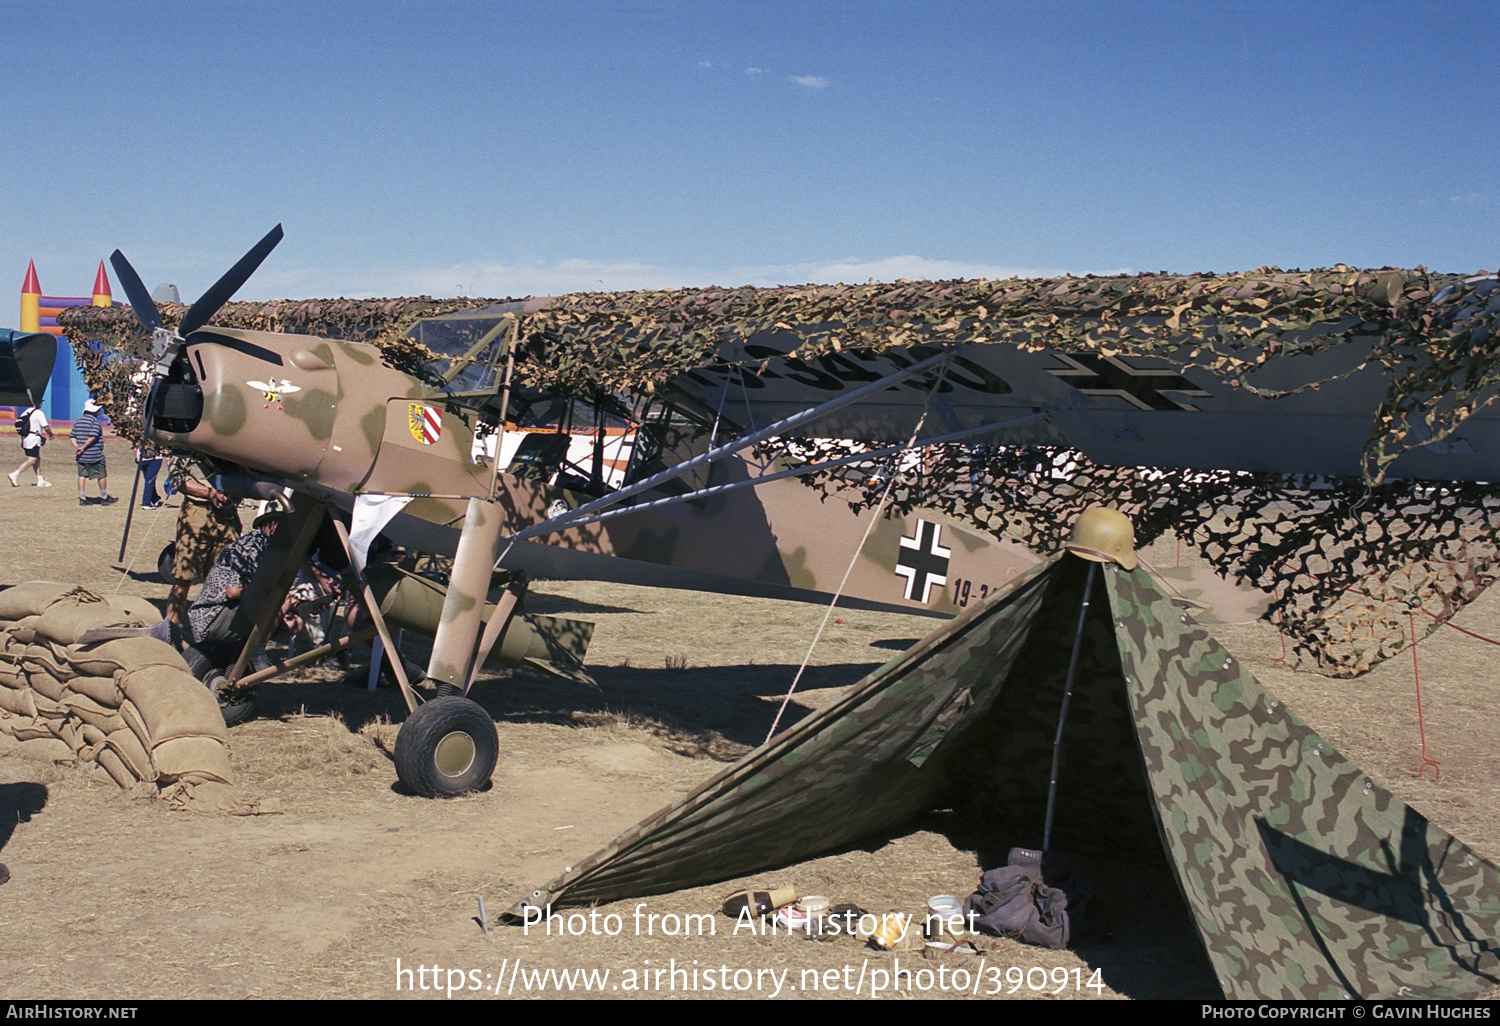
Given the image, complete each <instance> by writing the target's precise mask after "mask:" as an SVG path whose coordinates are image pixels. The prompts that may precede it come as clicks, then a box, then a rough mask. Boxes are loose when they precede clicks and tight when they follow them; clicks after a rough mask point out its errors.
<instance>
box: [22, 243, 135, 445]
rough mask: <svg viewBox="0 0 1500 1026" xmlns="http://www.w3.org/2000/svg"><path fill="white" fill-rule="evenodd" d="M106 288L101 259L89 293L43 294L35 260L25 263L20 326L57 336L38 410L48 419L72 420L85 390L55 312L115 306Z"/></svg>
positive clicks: (84, 395)
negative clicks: (55, 358) (47, 380)
mask: <svg viewBox="0 0 1500 1026" xmlns="http://www.w3.org/2000/svg"><path fill="white" fill-rule="evenodd" d="M115 305H118V304H116V303H115V302H114V300H113V298H112V297H111V294H110V289H109V275H108V274H106V273H105V270H104V261H103V260H101V261H99V273H98V274H97V275H95V276H94V294H93V295H92V296H44V295H42V287H41V285H40V284H39V283H38V281H37V276H36V264H35V262H28V263H27V265H26V281H25V283H24V284H22V286H21V325H20V327H21V330H22V331H23V332H44V333H46V334H48V335H55V336H56V337H57V362H56V363H55V364H54V365H53V368H52V380H51V381H50V382H49V383H48V385H47V394H46V396H45V398H43V399H42V400H41V406H42V412H43V413H45V414H46V415H47V419H48V420H49V421H54V422H57V421H63V422H67V421H72V420H76V419H77V418H78V417H79V415H80V414H82V413H83V404H84V403H85V402H86V401H87V400H88V397H89V391H88V388H87V386H85V385H84V383H83V375H82V374H81V373H80V372H79V370H78V361H77V360H76V359H74V357H73V347H72V345H70V344H69V342H68V338H67V335H65V334H64V329H63V328H61V327H59V326H58V324H57V315H58V314H59V313H61V312H62V311H63V310H66V309H68V308H69V307H73V306H115Z"/></svg>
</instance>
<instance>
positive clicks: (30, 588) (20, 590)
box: [0, 581, 73, 620]
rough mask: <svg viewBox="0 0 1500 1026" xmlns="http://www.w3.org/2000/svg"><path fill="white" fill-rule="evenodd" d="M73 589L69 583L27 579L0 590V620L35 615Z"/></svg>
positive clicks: (18, 618) (19, 618)
mask: <svg viewBox="0 0 1500 1026" xmlns="http://www.w3.org/2000/svg"><path fill="white" fill-rule="evenodd" d="M72 590H73V586H72V585H70V584H57V583H55V582H53V581H27V582H26V583H25V584H17V585H15V586H14V587H10V588H6V589H5V590H4V591H0V620H21V619H24V618H25V617H28V616H36V615H38V614H40V613H41V612H42V611H43V610H45V609H46V608H47V607H48V606H49V605H51V604H52V603H53V602H55V601H56V600H57V599H59V598H61V597H62V596H63V595H65V594H67V593H68V592H69V591H72Z"/></svg>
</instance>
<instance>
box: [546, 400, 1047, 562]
mask: <svg viewBox="0 0 1500 1026" xmlns="http://www.w3.org/2000/svg"><path fill="white" fill-rule="evenodd" d="M1054 412H1056V411H1055V410H1038V411H1037V412H1036V413H1028V414H1026V415H1025V416H1021V417H1014V418H1012V419H1010V420H1002V421H1000V422H999V423H996V424H981V425H979V427H972V428H965V429H964V430H962V431H954V432H952V433H950V434H946V435H938V436H937V437H935V438H924V439H922V441H921V443H920V444H922V445H942V444H944V443H946V442H957V441H959V440H960V439H963V438H972V437H974V436H975V435H982V434H986V433H988V432H990V431H999V430H1001V429H1002V428H1008V427H1012V426H1014V425H1016V424H1024V423H1026V422H1027V421H1029V420H1038V419H1040V418H1042V417H1049V416H1051V415H1052V414H1053V413H1054ZM909 448H911V446H908V445H904V444H903V445H888V446H886V447H885V448H884V449H874V450H872V451H870V452H859V453H855V454H854V455H853V456H841V457H840V458H838V459H836V460H824V461H823V462H822V463H810V464H808V465H807V466H805V467H793V468H792V469H791V470H780V471H777V472H776V473H774V474H763V475H761V476H760V477H752V478H750V479H749V480H747V481H731V482H730V483H729V484H721V485H712V486H710V487H708V488H699V489H698V490H697V491H692V492H684V493H682V494H681V495H669V496H667V497H666V498H664V499H652V500H651V501H650V502H642V503H638V504H636V505H634V506H627V507H625V508H624V509H612V510H607V511H606V512H603V513H595V514H594V515H592V516H587V517H583V518H582V519H579V520H571V521H569V522H568V523H566V524H559V525H558V526H556V527H546V525H545V524H538V525H537V527H536V528H529V529H528V530H527V531H526V532H524V533H526V534H527V535H528V536H529V537H534V536H535V535H533V534H532V533H531V532H532V531H535V532H536V533H537V534H542V533H548V534H550V533H552V532H555V531H561V530H564V529H566V528H569V527H585V526H587V525H588V524H598V523H602V522H603V521H606V520H614V519H615V518H616V517H624V516H629V515H630V514H632V513H640V512H642V511H643V510H648V509H660V508H661V507H663V506H673V505H676V504H677V503H679V502H687V501H689V500H691V499H705V498H707V497H708V496H710V495H720V494H722V493H724V492H731V491H734V490H735V489H736V488H754V487H755V486H756V485H763V484H766V483H767V482H770V481H780V480H781V479H782V478H784V477H800V476H802V475H803V474H811V473H814V472H816V471H819V470H832V469H833V468H834V467H842V466H845V465H846V464H849V463H861V462H864V461H865V460H878V459H881V458H883V457H886V456H894V455H895V454H896V453H899V452H904V451H905V450H907V449H909ZM580 508H582V507H580ZM558 519H561V518H558ZM537 528H545V530H544V531H543V530H537ZM517 538H518V539H519V538H520V535H517Z"/></svg>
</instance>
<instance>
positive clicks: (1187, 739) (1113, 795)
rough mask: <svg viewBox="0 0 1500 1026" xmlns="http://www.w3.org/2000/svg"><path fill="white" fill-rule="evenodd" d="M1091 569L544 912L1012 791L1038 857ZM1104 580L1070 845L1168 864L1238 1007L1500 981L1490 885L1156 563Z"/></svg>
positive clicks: (730, 868) (1003, 598)
mask: <svg viewBox="0 0 1500 1026" xmlns="http://www.w3.org/2000/svg"><path fill="white" fill-rule="evenodd" d="M1087 565H1088V564H1085V563H1084V562H1083V561H1081V560H1079V559H1076V558H1074V557H1071V556H1063V557H1061V558H1060V559H1059V560H1056V561H1054V562H1052V563H1049V564H1046V565H1045V566H1043V567H1041V568H1039V569H1038V570H1037V571H1036V572H1034V573H1032V574H1030V575H1028V576H1026V577H1025V578H1022V579H1021V580H1020V581H1018V582H1017V583H1015V584H1014V585H1012V586H1010V587H1008V588H1006V589H1003V590H1002V591H1001V592H1000V593H998V594H997V595H995V596H992V597H991V598H990V600H989V601H987V602H985V603H984V604H982V605H980V606H977V607H975V608H972V609H970V610H968V611H966V612H965V613H964V614H963V615H961V616H960V617H958V619H956V620H954V621H951V622H950V623H948V624H946V625H944V626H943V627H941V628H939V629H938V630H936V631H934V632H933V633H932V634H930V635H929V636H928V637H926V638H925V639H923V640H922V641H921V642H920V643H918V644H917V645H916V646H914V647H913V648H912V649H911V650H910V651H908V652H906V653H904V654H903V655H902V656H900V657H899V658H897V659H895V660H892V661H891V662H890V663H888V664H886V665H885V666H883V667H881V668H880V669H879V670H877V671H876V672H874V673H873V674H871V675H870V676H869V677H867V678H865V679H864V680H863V681H862V682H860V683H859V684H858V685H857V686H855V687H854V688H853V689H851V691H850V693H849V694H848V695H847V696H846V697H844V698H843V699H842V700H841V701H839V702H838V703H836V704H834V705H832V706H830V707H828V708H826V709H824V710H822V711H820V712H818V713H816V714H814V715H811V716H809V717H808V718H806V719H805V720H803V721H802V722H801V723H798V724H797V725H795V726H794V727H792V728H790V729H788V730H786V731H784V732H783V733H781V734H780V735H778V736H777V737H775V738H774V739H772V740H771V741H770V742H769V743H767V744H766V745H764V746H762V747H761V748H759V749H757V750H755V751H754V752H752V753H750V754H749V755H748V756H746V757H745V758H744V759H742V760H741V761H740V762H738V763H736V764H735V765H733V766H731V767H729V768H728V769H726V770H724V771H723V772H722V773H720V774H718V775H717V776H716V777H714V778H713V779H712V780H710V781H708V782H707V783H705V784H704V785H702V786H701V787H699V788H697V789H696V790H695V791H693V792H692V793H691V794H689V795H688V796H687V797H685V798H684V799H682V800H681V801H680V802H678V803H677V804H675V805H673V806H671V807H669V808H667V809H664V810H662V811H661V812H659V813H657V814H656V815H654V816H652V817H650V818H648V819H647V820H645V821H644V822H642V823H641V824H639V825H638V826H636V827H635V828H633V829H631V830H629V831H627V832H626V833H624V834H622V835H621V836H620V837H619V838H617V839H616V840H615V841H614V842H613V843H612V844H610V845H609V846H608V847H606V848H604V849H603V850H602V851H600V852H598V853H596V854H595V855H593V856H591V857H590V858H588V859H586V860H584V861H583V862H581V863H578V864H577V865H575V866H573V867H572V868H571V869H570V870H569V871H568V872H566V873H565V874H564V875H562V876H560V877H558V878H557V879H556V880H554V881H553V882H552V883H550V884H548V885H547V886H546V887H544V888H540V889H538V890H536V891H534V892H533V893H532V894H531V895H530V896H529V898H528V899H527V901H528V902H529V903H532V904H537V905H546V904H578V903H585V902H591V901H612V900H618V899H621V898H626V897H636V896H642V895H647V894H655V893H661V892H664V891H669V890H677V889H681V888H685V887H691V886H696V885H700V884H704V883H709V882H713V881H716V880H724V879H729V878H732V877H738V876H744V875H747V874H750V873H754V872H757V871H760V870H764V869H768V868H772V867H777V866H783V865H786V864H788V863H792V862H796V861H800V860H803V859H806V858H810V857H812V856H814V855H816V854H819V853H821V852H826V851H830V850H833V849H836V848H839V847H841V846H844V845H846V844H848V843H849V842H851V841H854V840H857V839H859V838H863V837H869V836H871V835H878V834H879V833H881V832H883V831H888V830H890V829H892V828H894V827H896V826H899V825H900V824H902V823H905V822H908V821H910V820H911V818H912V817H913V816H915V815H918V814H921V813H923V812H926V811H928V810H930V809H932V808H934V807H935V806H936V805H937V804H939V803H941V802H944V801H947V802H950V803H951V802H954V801H956V800H958V799H955V798H954V797H953V795H954V792H955V791H961V792H962V793H964V794H967V795H978V794H987V795H990V796H993V797H992V800H991V803H990V804H987V805H986V807H985V816H986V819H987V821H991V822H994V823H995V824H996V826H997V828H998V829H1000V830H1002V831H1003V830H1007V829H1009V830H1011V831H1013V833H1012V834H1011V836H1012V837H1013V843H1015V844H1022V845H1033V846H1034V845H1036V844H1037V843H1039V841H1040V832H1041V820H1042V810H1043V807H1044V803H1045V800H1046V788H1047V776H1048V773H1047V770H1048V766H1049V763H1050V750H1051V742H1052V735H1053V732H1054V731H1055V728H1056V723H1057V711H1058V705H1059V703H1060V701H1061V691H1062V678H1063V676H1064V674H1065V673H1066V669H1067V662H1068V656H1069V652H1070V649H1071V642H1072V636H1073V633H1074V630H1075V628H1076V623H1077V617H1078V609H1079V604H1080V600H1081V597H1082V591H1083V584H1084V573H1085V570H1086V567H1087ZM1101 572H1102V575H1103V581H1104V584H1105V589H1104V590H1105V591H1106V592H1107V595H1108V602H1101V601H1097V598H1096V601H1095V602H1094V603H1093V606H1092V609H1091V614H1090V617H1089V622H1088V624H1087V627H1086V631H1085V636H1084V654H1083V658H1082V660H1081V661H1080V667H1079V672H1078V678H1077V681H1076V684H1075V691H1074V695H1073V700H1072V706H1071V708H1070V711H1069V714H1068V727H1067V732H1066V734H1065V738H1064V744H1065V756H1066V762H1065V765H1064V772H1063V777H1062V780H1061V783H1060V793H1059V815H1058V826H1057V831H1056V834H1055V842H1054V847H1055V848H1057V849H1059V850H1065V851H1069V852H1070V853H1072V854H1075V855H1077V856H1080V857H1081V861H1082V860H1085V859H1087V857H1088V854H1089V851H1090V850H1091V849H1092V850H1093V851H1095V852H1099V851H1100V849H1099V845H1100V842H1101V839H1103V840H1104V841H1106V843H1107V844H1108V850H1107V852H1100V854H1101V855H1102V856H1107V857H1108V858H1109V859H1111V860H1113V861H1115V862H1119V861H1120V860H1121V859H1122V857H1123V856H1126V855H1129V854H1130V853H1132V852H1134V853H1136V856H1137V857H1138V858H1139V859H1140V860H1142V861H1149V860H1150V859H1153V858H1154V859H1157V860H1163V859H1164V861H1165V862H1166V864H1168V865H1170V867H1171V872H1172V875H1173V877H1174V878H1175V880H1176V883H1177V886H1178V888H1179V890H1180V892H1181V895H1182V897H1183V899H1184V900H1185V902H1186V906H1187V911H1188V913H1189V914H1190V915H1191V918H1192V920H1193V923H1194V925H1195V926H1196V929H1197V932H1198V936H1199V938H1200V939H1201V941H1202V943H1203V946H1204V949H1205V951H1206V953H1207V955H1208V958H1209V961H1210V962H1211V963H1212V966H1213V969H1214V972H1215V974H1216V976H1217V977H1218V980H1219V984H1220V986H1221V987H1222V988H1223V990H1224V993H1225V994H1226V995H1227V996H1229V997H1233V998H1257V997H1258V998H1339V997H1343V996H1345V995H1356V996H1359V997H1365V998H1374V997H1386V998H1394V997H1398V996H1417V995H1422V996H1428V997H1443V996H1447V997H1459V996H1469V995H1474V994H1477V993H1480V992H1483V991H1485V990H1487V989H1489V988H1490V987H1492V986H1493V985H1494V984H1495V983H1496V982H1497V981H1500V958H1497V949H1500V946H1497V943H1496V941H1495V938H1496V935H1497V927H1500V888H1497V886H1496V885H1497V883H1500V874H1497V871H1496V867H1495V866H1494V865H1493V864H1491V863H1490V862H1489V861H1487V860H1485V859H1483V858H1481V857H1480V856H1479V855H1477V854H1475V853H1474V852H1473V851H1471V850H1470V849H1469V848H1468V847H1466V846H1465V845H1463V844H1462V843H1460V842H1459V841H1457V840H1455V839H1454V838H1453V837H1451V836H1450V835H1449V834H1448V833H1446V832H1445V831H1443V830H1442V829H1441V828H1439V827H1437V826H1436V825H1434V824H1432V823H1430V822H1428V820H1427V819H1426V818H1425V817H1423V816H1421V815H1420V814H1419V813H1417V812H1415V811H1414V810H1412V809H1411V808H1410V807H1409V806H1407V805H1405V804H1404V803H1402V802H1401V801H1399V800H1397V799H1396V798H1395V797H1394V796H1392V795H1391V794H1390V793H1389V792H1388V791H1386V790H1385V789H1384V788H1382V787H1380V786H1378V785H1377V784H1375V783H1374V781H1372V780H1371V779H1370V778H1369V777H1368V776H1367V775H1366V774H1364V773H1363V772H1361V771H1360V770H1359V768H1358V767H1356V766H1354V765H1352V764H1351V763H1349V762H1348V761H1346V760H1344V759H1343V758H1341V757H1340V756H1339V755H1338V753H1337V752H1335V751H1334V750H1333V748H1332V746H1331V745H1329V744H1328V743H1327V742H1326V741H1324V740H1323V739H1322V738H1320V737H1319V736H1318V735H1317V734H1316V733H1314V732H1313V731H1312V730H1311V729H1309V728H1308V727H1307V726H1306V725H1304V724H1303V723H1302V722H1301V721H1300V720H1298V719H1297V717H1296V716H1295V715H1293V714H1292V712H1291V711H1290V710H1289V709H1287V708H1286V706H1285V705H1283V704H1281V703H1280V702H1278V701H1277V699H1276V698H1275V696H1274V695H1272V694H1271V693H1270V692H1268V691H1267V690H1266V689H1265V688H1263V687H1262V686H1261V685H1260V684H1259V683H1258V682H1257V681H1256V680H1255V678H1254V677H1253V676H1252V675H1251V674H1250V673H1249V672H1248V671H1246V670H1245V669H1243V668H1242V667H1241V666H1240V664H1239V663H1238V662H1237V661H1236V660H1235V659H1234V658H1233V657H1232V656H1230V654H1229V653H1228V652H1227V651H1225V649H1224V648H1223V647H1222V646H1221V645H1219V644H1218V643H1217V642H1216V641H1215V640H1214V639H1213V638H1212V637H1211V636H1210V635H1209V633H1208V632H1207V631H1206V630H1204V629H1203V628H1202V627H1199V626H1197V625H1196V624H1194V623H1192V622H1190V620H1189V619H1188V618H1187V617H1186V616H1185V614H1183V613H1182V612H1181V611H1180V610H1179V609H1178V608H1177V607H1176V606H1174V605H1173V603H1172V602H1171V600H1170V599H1169V598H1168V597H1167V596H1166V595H1165V594H1164V593H1163V592H1162V591H1161V590H1160V589H1159V588H1158V587H1157V586H1156V585H1155V584H1154V583H1153V581H1152V580H1151V578H1150V576H1149V575H1148V574H1147V573H1146V572H1145V571H1144V570H1143V569H1137V570H1134V571H1126V570H1124V569H1122V568H1120V567H1117V566H1113V565H1111V566H1105V567H1103V568H1101ZM1098 591H1099V589H1098V588H1097V587H1096V589H1095V594H1096V596H1097V594H1098ZM955 784H959V785H961V786H960V787H957V788H955V787H954V785H955ZM997 809H999V810H1001V811H1000V812H999V813H997V812H996V811H995V810H997ZM519 909H520V906H519V905H518V906H516V908H514V909H512V910H511V911H512V912H513V913H514V912H517V911H518V910H519Z"/></svg>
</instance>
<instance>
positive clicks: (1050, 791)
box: [1042, 561, 1098, 852]
mask: <svg viewBox="0 0 1500 1026" xmlns="http://www.w3.org/2000/svg"><path fill="white" fill-rule="evenodd" d="M1097 568H1098V564H1097V563H1094V562H1092V561H1090V562H1089V574H1088V577H1087V579H1085V581H1084V584H1083V605H1082V606H1080V607H1079V609H1078V630H1077V631H1076V632H1075V633H1074V634H1073V655H1072V657H1071V658H1070V659H1069V660H1068V679H1067V682H1066V683H1065V684H1063V700H1062V708H1061V709H1060V710H1058V713H1057V735H1056V736H1055V737H1053V739H1052V777H1051V779H1050V780H1048V781H1047V821H1046V823H1045V824H1044V825H1043V826H1042V851H1043V852H1046V851H1049V850H1050V849H1051V848H1052V813H1053V812H1055V811H1056V805H1057V771H1058V767H1059V766H1060V764H1061V763H1062V735H1063V724H1064V723H1065V722H1067V719H1068V703H1069V702H1071V701H1072V700H1073V676H1074V674H1076V673H1077V672H1078V654H1079V652H1080V651H1081V650H1082V648H1083V625H1084V623H1085V622H1087V620H1088V617H1089V598H1090V597H1091V596H1092V594H1093V591H1094V571H1095V570H1096V569H1097Z"/></svg>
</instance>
